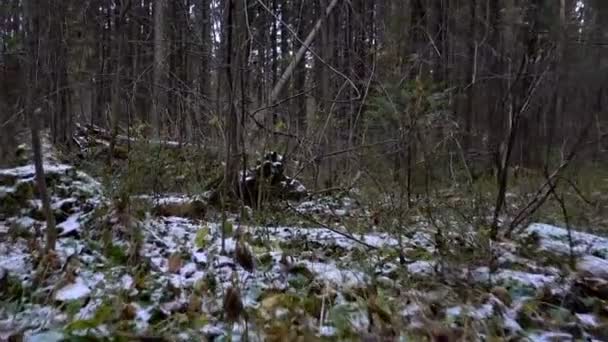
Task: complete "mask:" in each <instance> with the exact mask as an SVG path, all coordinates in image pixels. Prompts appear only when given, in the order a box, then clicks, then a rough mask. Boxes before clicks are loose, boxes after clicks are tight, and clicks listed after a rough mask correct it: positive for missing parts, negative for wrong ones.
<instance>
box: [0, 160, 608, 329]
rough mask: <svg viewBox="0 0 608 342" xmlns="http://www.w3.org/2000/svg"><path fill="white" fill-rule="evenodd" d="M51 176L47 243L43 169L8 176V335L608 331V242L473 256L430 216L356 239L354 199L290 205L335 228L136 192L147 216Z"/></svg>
mask: <svg viewBox="0 0 608 342" xmlns="http://www.w3.org/2000/svg"><path fill="white" fill-rule="evenodd" d="M45 171H46V178H47V182H48V184H49V186H50V189H51V194H52V196H51V204H52V205H51V207H52V210H53V213H54V215H55V217H56V218H57V229H58V236H59V238H58V241H57V245H56V248H55V250H54V251H50V252H47V251H44V249H43V244H44V241H43V236H44V232H45V229H46V228H45V225H46V224H45V221H44V215H43V214H42V213H41V210H42V209H41V205H40V203H39V201H37V200H36V199H35V191H36V190H35V187H34V182H33V178H34V171H33V168H32V167H31V166H28V165H26V166H23V167H18V168H12V169H4V170H1V171H0V181H1V182H2V188H1V189H2V192H1V193H0V199H1V203H2V211H1V219H2V220H1V221H0V290H1V292H0V293H1V303H2V305H1V306H0V336H1V338H3V339H6V338H9V337H10V336H17V335H20V336H24V337H25V338H26V340H29V341H58V340H61V339H63V338H69V337H70V336H89V337H96V338H100V337H103V336H106V337H114V338H116V337H120V338H123V339H127V340H129V339H136V338H141V337H143V336H163V337H166V338H170V339H174V340H184V341H186V340H195V339H200V338H207V339H217V340H226V339H230V340H253V341H256V340H260V341H266V340H270V341H272V340H276V341H284V340H287V339H290V338H295V337H296V336H309V338H311V339H313V340H314V339H317V340H322V339H326V340H334V339H347V340H348V339H358V338H365V336H369V337H372V336H376V337H377V336H384V337H386V338H389V339H391V340H393V339H401V340H418V339H419V338H423V337H431V338H437V339H440V338H442V337H441V336H444V337H445V338H448V339H451V338H457V337H460V338H465V339H467V340H468V339H473V340H474V339H483V338H490V337H493V338H496V337H499V338H501V339H510V338H521V339H528V340H531V341H554V340H560V341H561V340H572V339H590V340H596V341H601V340H605V339H607V338H608V335H607V333H608V324H607V319H608V304H607V300H608V267H607V265H608V238H604V237H601V236H598V235H593V234H590V233H584V232H578V231H569V230H567V229H565V228H560V227H557V226H553V225H547V224H530V225H528V226H527V228H525V229H523V230H521V231H518V232H517V233H516V234H514V235H513V236H511V238H508V239H507V238H503V239H502V240H500V241H497V242H496V243H495V244H493V245H492V246H489V247H487V248H488V250H483V248H479V247H478V248H479V249H478V250H475V248H476V247H475V246H476V242H474V241H475V240H476V239H480V235H479V233H478V232H476V230H475V229H458V230H455V231H453V232H447V233H446V234H447V235H446V236H445V237H444V239H445V241H446V243H447V245H446V246H444V247H441V248H442V249H441V250H440V249H439V247H438V246H437V245H436V236H435V235H436V231H435V228H433V226H432V225H428V224H425V223H424V220H419V222H417V223H412V224H413V226H411V227H404V228H403V232H406V233H397V232H395V231H394V230H384V229H382V227H381V224H379V225H378V226H374V228H373V229H371V230H370V229H368V230H367V231H361V232H349V231H348V229H347V227H345V226H344V225H343V224H341V223H340V222H341V220H342V219H344V220H346V219H348V218H351V219H352V218H356V217H358V218H360V217H362V216H361V215H370V212H369V210H368V209H366V208H365V207H363V206H362V205H360V204H358V203H357V201H355V200H353V199H351V198H348V197H340V198H330V197H317V198H311V199H307V200H304V201H300V202H291V204H290V205H289V206H290V207H291V208H292V209H293V210H294V215H303V216H296V217H300V218H302V217H304V216H306V215H311V216H314V217H317V218H318V219H319V220H322V219H323V218H328V217H332V216H333V217H336V218H339V219H338V220H336V223H335V224H330V225H329V226H315V225H314V224H311V223H310V221H306V220H300V221H298V219H293V220H292V224H290V225H284V224H281V223H277V224H272V225H256V224H255V222H254V221H252V220H251V219H247V218H246V216H247V215H249V216H250V215H251V212H245V214H247V213H248V214H247V215H245V214H231V215H229V216H228V217H227V218H226V219H225V220H222V219H221V218H220V216H213V215H209V213H207V214H206V215H205V216H206V217H204V218H203V217H195V216H193V215H186V214H184V215H182V216H179V214H180V213H182V214H183V213H185V212H184V211H180V210H171V209H170V208H174V207H175V206H188V205H189V204H191V203H193V202H196V201H201V202H204V201H205V198H204V196H203V197H198V198H194V197H191V196H188V195H176V194H172V195H169V196H165V195H156V196H133V200H132V201H131V203H132V205H133V206H135V203H138V204H139V207H138V208H139V209H135V208H130V209H129V208H123V207H121V205H120V202H119V201H118V200H116V199H112V198H110V197H108V196H107V194H106V193H105V190H104V188H103V186H102V185H101V183H100V182H99V181H96V180H95V179H93V178H92V177H90V176H89V175H87V174H86V173H85V172H83V171H79V170H77V169H75V168H74V167H73V166H70V165H66V164H61V163H59V162H57V161H54V160H53V158H47V162H46V164H45ZM117 201H118V202H117ZM163 207H164V208H165V210H160V209H159V208H163ZM168 208H169V209H168ZM189 208H191V207H189ZM208 210H211V209H210V207H209V208H208ZM170 213H175V214H174V215H171V214H170ZM222 230H224V232H223V233H222ZM222 236H224V238H222ZM468 241H469V242H468ZM470 241H472V242H470ZM463 244H464V245H463ZM465 245H469V246H468V247H470V248H469V250H468V251H465V250H466V248H465V247H467V246H465ZM489 251H491V252H489ZM450 255H452V257H450ZM457 255H460V256H459V257H457ZM571 256H572V257H574V258H575V261H576V264H575V266H574V268H569V267H567V266H566V264H567V263H568V260H569V258H570V257H571ZM458 258H460V259H458Z"/></svg>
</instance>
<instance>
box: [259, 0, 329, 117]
mask: <svg viewBox="0 0 608 342" xmlns="http://www.w3.org/2000/svg"><path fill="white" fill-rule="evenodd" d="M337 3H338V0H332V1H331V3H330V4H329V5H328V6H327V9H326V10H325V15H324V16H322V17H320V18H319V20H317V23H316V24H315V26H314V27H313V28H312V30H311V31H310V33H308V36H307V37H306V39H305V40H304V44H302V46H301V47H300V49H299V50H298V52H296V54H295V56H294V58H293V59H292V61H291V63H289V65H288V66H287V68H285V71H283V74H282V75H281V78H279V80H278V81H277V83H276V84H275V86H274V88H272V91H271V93H270V100H269V101H268V102H269V103H270V104H271V105H272V104H274V103H275V102H276V101H277V100H278V98H279V94H280V93H281V91H282V90H283V88H284V87H285V85H287V81H289V79H290V78H291V76H292V74H293V71H294V70H295V69H296V67H297V65H298V63H300V61H301V60H302V58H304V55H305V53H306V51H307V50H308V49H309V48H310V45H311V44H312V42H313V41H314V40H315V37H316V36H317V33H318V32H319V30H320V29H321V27H322V26H323V21H324V20H325V18H327V17H328V16H329V15H330V14H331V12H332V11H333V9H334V7H336V4H337Z"/></svg>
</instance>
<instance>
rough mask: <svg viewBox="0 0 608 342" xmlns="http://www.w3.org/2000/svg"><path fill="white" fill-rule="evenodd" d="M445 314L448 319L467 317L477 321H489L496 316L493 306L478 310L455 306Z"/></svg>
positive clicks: (485, 306) (488, 305)
mask: <svg viewBox="0 0 608 342" xmlns="http://www.w3.org/2000/svg"><path fill="white" fill-rule="evenodd" d="M445 313H446V315H447V316H448V317H452V318H455V317H460V316H462V315H466V316H468V317H471V318H474V319H476V320H483V319H488V318H490V317H492V316H493V315H494V307H493V306H492V305H491V304H483V305H481V306H480V307H478V308H475V307H472V306H469V305H465V306H460V305H458V306H453V307H451V308H447V309H446V310H445Z"/></svg>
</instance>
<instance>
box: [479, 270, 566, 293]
mask: <svg viewBox="0 0 608 342" xmlns="http://www.w3.org/2000/svg"><path fill="white" fill-rule="evenodd" d="M472 276H473V279H475V281H477V282H487V281H489V280H490V276H491V277H492V280H493V281H495V282H499V283H500V282H508V281H516V282H518V283H520V284H522V285H527V286H531V287H533V288H536V289H537V288H541V287H543V286H545V285H547V284H551V283H554V282H555V281H556V280H557V277H556V276H553V275H545V274H536V273H528V272H523V271H514V270H500V271H498V272H496V273H494V274H492V275H490V271H489V268H488V267H479V268H477V269H475V270H474V271H473V272H472Z"/></svg>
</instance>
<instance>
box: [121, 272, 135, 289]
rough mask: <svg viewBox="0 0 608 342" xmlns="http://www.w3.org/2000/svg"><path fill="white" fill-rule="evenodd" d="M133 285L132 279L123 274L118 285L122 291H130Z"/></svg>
mask: <svg viewBox="0 0 608 342" xmlns="http://www.w3.org/2000/svg"><path fill="white" fill-rule="evenodd" d="M134 283H135V282H134V281H133V277H131V276H130V275H128V274H124V275H123V276H122V277H120V284H121V286H122V288H123V289H124V290H130V289H131V288H133V284H134Z"/></svg>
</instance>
